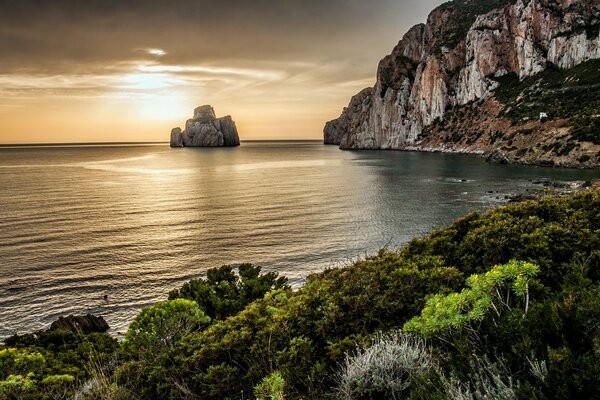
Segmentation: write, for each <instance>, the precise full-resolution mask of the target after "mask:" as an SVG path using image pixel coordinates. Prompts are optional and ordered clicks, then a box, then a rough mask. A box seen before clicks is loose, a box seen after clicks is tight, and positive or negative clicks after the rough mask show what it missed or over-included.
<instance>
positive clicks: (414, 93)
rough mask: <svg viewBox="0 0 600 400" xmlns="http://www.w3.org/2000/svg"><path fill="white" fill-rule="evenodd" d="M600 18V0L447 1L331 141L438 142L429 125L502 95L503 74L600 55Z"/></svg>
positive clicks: (366, 145) (374, 144) (389, 60)
mask: <svg viewBox="0 0 600 400" xmlns="http://www.w3.org/2000/svg"><path fill="white" fill-rule="evenodd" d="M599 24H600V2H598V1H597V0H517V1H516V2H514V1H509V0H455V1H452V2H449V3H446V4H444V5H442V6H440V7H438V8H437V9H435V10H434V11H433V12H432V13H431V14H430V15H429V17H428V19H427V23H426V24H420V25H416V26H414V27H413V28H411V29H410V30H409V31H408V32H407V33H406V34H405V35H404V37H403V38H402V40H401V41H400V42H399V43H398V45H397V46H396V47H395V48H394V50H393V51H392V54H390V55H388V56H386V57H385V58H384V59H383V60H382V61H381V62H380V64H379V67H378V70H377V83H376V85H375V87H374V88H372V89H365V90H363V91H362V92H361V93H359V94H358V95H356V96H355V97H353V98H352V100H351V102H350V105H349V106H348V107H347V108H345V109H344V111H343V112H342V115H341V116H340V117H339V118H338V119H336V120H333V121H330V122H328V123H327V125H326V126H325V130H324V132H325V143H328V144H337V145H340V147H341V148H343V149H416V150H419V149H421V150H424V149H430V148H431V146H429V145H423V143H424V141H426V136H427V134H431V133H432V132H431V131H430V130H428V127H430V126H431V125H432V124H433V123H434V122H435V121H443V120H445V118H446V116H447V112H448V111H449V110H452V109H455V108H460V107H465V106H467V105H469V106H471V105H473V104H475V107H477V106H479V105H481V104H483V102H485V101H487V100H489V99H490V98H492V97H494V92H495V89H497V88H498V86H499V85H500V83H499V80H500V79H499V78H500V77H503V76H505V75H509V74H510V75H512V74H515V75H516V76H517V77H518V78H519V79H520V80H524V79H526V78H528V77H531V76H534V75H536V74H538V73H540V72H542V71H544V70H546V68H547V67H548V66H549V65H552V66H556V67H558V68H562V69H568V68H572V67H574V66H577V65H579V64H581V63H583V62H585V61H587V60H591V59H596V58H600V34H599V32H598V27H599ZM504 106H507V105H506V104H504V105H502V104H501V105H500V106H497V107H499V109H498V110H497V111H498V112H500V111H501V109H503V107H504ZM488 108H490V107H488ZM492 108H493V107H492ZM495 116H496V115H492V118H494V117H495ZM448 128H451V127H448ZM457 133H458V134H460V132H457ZM455 150H461V148H457V149H455ZM465 150H468V151H471V150H473V149H465ZM488 150H489V149H486V150H485V151H488Z"/></svg>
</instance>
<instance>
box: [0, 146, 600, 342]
mask: <svg viewBox="0 0 600 400" xmlns="http://www.w3.org/2000/svg"><path fill="white" fill-rule="evenodd" d="M598 178H600V171H598V170H576V169H558V168H540V167H527V166H514V165H494V164H489V163H486V162H485V161H484V160H483V159H482V158H481V157H478V156H473V155H456V154H442V153H418V152H392V151H341V150H339V149H338V148H336V147H335V146H325V145H322V144H321V143H319V142H310V141H309V142H306V141H297V142H243V143H242V145H241V146H239V147H236V148H212V149H206V148H205V149H200V148H193V149H192V148H183V149H171V148H169V146H168V145H167V144H137V145H89V146H23V147H8V148H7V147H4V148H0V339H1V338H4V337H6V336H9V335H12V334H15V333H25V332H32V331H35V330H39V329H44V328H46V327H47V326H48V325H49V324H50V323H51V322H52V321H53V320H55V319H56V318H58V317H59V316H64V315H69V314H86V313H92V314H96V315H101V316H103V317H104V318H105V319H106V321H107V322H108V323H109V325H110V326H111V333H113V334H114V335H117V336H118V335H121V334H123V333H124V332H125V331H126V329H127V325H128V323H129V322H130V321H131V320H132V319H133V318H134V317H135V315H136V314H137V313H138V312H139V310H140V309H141V308H142V307H146V306H150V305H152V304H154V303H156V302H159V301H164V300H166V299H167V296H168V293H169V291H170V290H173V289H175V288H177V287H179V286H180V285H181V284H182V283H184V282H185V281H187V280H190V279H194V278H199V277H202V276H204V274H205V272H206V271H207V269H209V268H213V267H219V266H221V265H225V264H239V263H253V264H256V265H260V266H262V268H263V270H264V271H277V272H278V273H279V274H281V275H285V276H287V277H288V278H289V280H290V283H291V284H292V285H293V286H294V287H299V286H301V285H302V283H303V282H304V281H305V279H306V277H307V276H308V275H309V274H311V273H315V272H319V271H323V270H324V269H326V268H335V267H340V266H344V265H347V264H348V263H351V262H352V261H354V260H357V259H360V258H361V257H364V256H366V255H369V254H373V253H374V252H376V251H377V250H378V249H380V248H383V247H387V248H389V249H397V248H399V247H401V246H402V245H404V244H406V243H407V242H408V241H409V240H411V239H412V238H417V237H423V236H425V235H427V234H428V233H430V232H431V231H432V230H434V229H436V228H439V227H443V226H444V225H447V224H449V223H451V222H452V221H453V220H455V219H456V218H458V217H459V216H461V215H463V214H466V213H468V212H471V211H475V210H478V211H485V210H487V209H490V208H492V207H496V206H500V205H503V204H505V203H506V202H507V199H508V198H509V197H511V196H514V195H515V194H530V193H533V192H536V191H538V192H539V191H543V190H545V189H546V188H547V187H548V186H549V185H550V186H552V185H559V186H563V187H569V185H572V184H573V183H574V182H576V181H585V180H593V179H598ZM105 296H106V299H105Z"/></svg>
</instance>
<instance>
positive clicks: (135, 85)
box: [0, 0, 442, 143]
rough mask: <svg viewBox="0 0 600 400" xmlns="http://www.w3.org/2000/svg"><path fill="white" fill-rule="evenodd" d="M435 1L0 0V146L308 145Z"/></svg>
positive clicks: (370, 82)
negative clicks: (204, 122) (197, 141)
mask: <svg viewBox="0 0 600 400" xmlns="http://www.w3.org/2000/svg"><path fill="white" fill-rule="evenodd" d="M441 2H442V1H440V0H371V1H369V0H247V1H243V0H219V1H207V0H169V1H166V0H165V1H158V0H132V1H125V0H85V1H84V0H0V143H42V142H43V143H47V142H90V141H92V142H97V141H161V140H167V139H168V135H169V132H170V129H171V128H172V127H174V126H181V125H184V123H185V120H186V119H187V118H189V117H190V116H191V113H192V111H193V108H194V107H195V106H198V105H202V104H211V105H213V106H214V107H215V110H216V112H217V115H218V116H222V115H228V114H230V115H232V116H233V118H234V119H235V121H236V123H237V125H238V129H239V130H240V136H241V139H242V140H244V139H247V140H249V139H298V138H305V139H319V138H321V136H322V128H323V124H324V122H325V121H327V120H329V119H332V118H335V117H337V116H338V115H339V113H340V112H341V109H342V108H343V107H344V106H345V105H346V104H347V103H348V101H349V98H350V96H352V95H353V94H355V93H356V92H358V91H359V90H360V89H362V88H364V87H367V86H372V85H373V84H374V81H375V72H376V67H377V63H378V61H379V60H380V59H381V58H382V57H383V56H384V55H386V54H388V53H389V52H390V51H391V49H392V48H393V46H394V45H395V44H396V43H397V42H398V40H399V39H400V38H401V36H402V34H403V33H404V32H405V31H406V30H407V29H408V28H410V27H411V26H412V25H414V24H415V23H418V22H422V21H424V20H425V18H426V16H427V14H428V12H429V11H430V10H431V9H432V8H434V7H435V6H436V5H438V4H440V3H441Z"/></svg>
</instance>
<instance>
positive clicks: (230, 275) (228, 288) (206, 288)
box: [169, 264, 288, 320]
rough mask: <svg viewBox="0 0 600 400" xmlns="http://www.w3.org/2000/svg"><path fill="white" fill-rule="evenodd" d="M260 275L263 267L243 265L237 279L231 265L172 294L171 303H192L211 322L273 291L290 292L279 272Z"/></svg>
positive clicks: (211, 270) (186, 284) (211, 271)
mask: <svg viewBox="0 0 600 400" xmlns="http://www.w3.org/2000/svg"><path fill="white" fill-rule="evenodd" d="M260 272H261V267H259V266H254V265H252V264H241V265H240V266H239V267H238V274H237V275H236V274H235V272H234V267H233V266H231V265H224V266H222V267H221V268H213V269H210V270H208V272H207V275H206V279H194V280H191V281H189V282H187V283H185V284H184V285H183V286H182V287H181V288H180V289H178V290H174V291H172V292H171V293H169V300H174V299H177V298H183V299H188V300H193V301H195V302H196V303H198V305H199V306H200V308H201V309H202V310H203V311H204V313H205V314H206V315H208V316H209V317H211V318H212V319H217V320H221V319H225V318H227V317H228V316H230V315H234V314H237V313H238V312H240V311H241V310H242V309H243V308H244V307H245V306H246V305H247V304H249V303H251V302H252V301H254V300H256V299H261V298H262V297H263V296H264V295H265V294H266V293H267V292H269V291H271V290H276V289H285V288H288V286H287V278H285V277H279V276H278V274H277V273H276V272H268V273H266V274H261V273H260Z"/></svg>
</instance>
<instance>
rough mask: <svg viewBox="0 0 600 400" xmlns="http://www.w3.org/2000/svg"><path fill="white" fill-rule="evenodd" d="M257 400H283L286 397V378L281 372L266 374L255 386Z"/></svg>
mask: <svg viewBox="0 0 600 400" xmlns="http://www.w3.org/2000/svg"><path fill="white" fill-rule="evenodd" d="M254 396H256V399H257V400H268V399H271V400H283V399H284V398H285V379H283V377H282V376H281V374H280V373H279V372H273V373H272V374H271V375H269V376H266V377H265V378H264V379H263V380H262V381H261V382H260V383H259V384H258V385H256V386H255V387H254Z"/></svg>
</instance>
